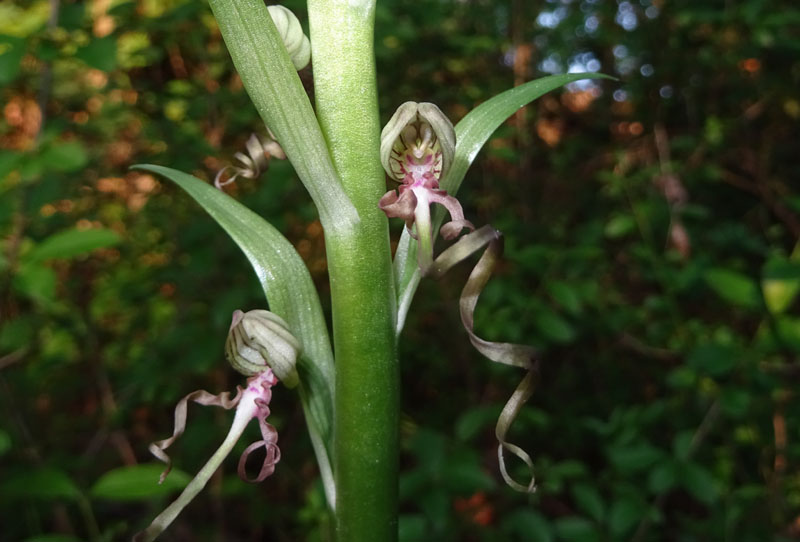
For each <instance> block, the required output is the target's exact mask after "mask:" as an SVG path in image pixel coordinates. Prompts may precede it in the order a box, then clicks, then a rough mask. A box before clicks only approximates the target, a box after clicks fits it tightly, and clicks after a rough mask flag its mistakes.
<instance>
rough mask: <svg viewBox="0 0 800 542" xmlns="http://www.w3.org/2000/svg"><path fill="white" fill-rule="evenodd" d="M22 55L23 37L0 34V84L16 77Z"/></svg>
mask: <svg viewBox="0 0 800 542" xmlns="http://www.w3.org/2000/svg"><path fill="white" fill-rule="evenodd" d="M24 55H25V40H24V39H23V38H18V37H14V36H4V35H0V85H8V84H10V83H11V82H12V81H14V79H16V78H17V75H18V74H19V66H20V62H22V57H23V56H24Z"/></svg>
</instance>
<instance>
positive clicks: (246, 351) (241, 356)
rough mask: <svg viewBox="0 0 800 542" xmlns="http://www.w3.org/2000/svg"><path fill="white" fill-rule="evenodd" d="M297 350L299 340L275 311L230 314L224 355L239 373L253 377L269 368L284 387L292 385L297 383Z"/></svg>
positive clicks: (238, 311)
mask: <svg viewBox="0 0 800 542" xmlns="http://www.w3.org/2000/svg"><path fill="white" fill-rule="evenodd" d="M300 350H301V345H300V342H299V341H298V340H297V339H295V337H294V336H293V335H292V334H291V332H290V331H289V326H288V325H287V324H286V322H285V321H284V320H283V319H282V318H280V317H279V316H277V315H276V314H273V313H271V312H269V311H266V310H252V311H249V312H247V313H245V312H242V311H240V310H237V311H235V312H234V313H233V321H232V322H231V329H230V331H229V332H228V339H227V340H226V341H225V357H226V358H227V359H228V362H229V363H230V364H231V366H232V367H233V368H234V369H236V370H237V371H238V372H240V373H241V374H243V375H246V376H253V375H256V374H259V373H261V372H263V371H266V370H267V369H272V372H273V373H275V376H277V377H278V379H280V380H281V382H283V384H284V385H285V386H287V387H289V388H293V387H295V386H296V385H297V382H298V376H297V369H296V367H295V365H296V364H297V356H298V355H299V353H300Z"/></svg>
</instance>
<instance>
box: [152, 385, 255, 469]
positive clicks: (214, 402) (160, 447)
mask: <svg viewBox="0 0 800 542" xmlns="http://www.w3.org/2000/svg"><path fill="white" fill-rule="evenodd" d="M243 391H244V390H243V389H242V387H241V386H237V387H236V396H235V397H234V398H233V399H231V396H230V392H227V391H225V392H222V393H220V394H219V395H214V394H212V393H209V392H207V391H205V390H197V391H193V392H192V393H190V394H188V395H186V396H185V397H183V398H182V399H181V400H180V401H178V404H177V405H175V429H174V431H173V432H172V436H171V437H169V438H166V439H164V440H159V441H156V442H153V443H152V444H150V447H149V450H150V453H151V454H153V455H154V456H156V457H157V458H158V459H160V460H161V461H163V462H164V463H166V464H167V467H166V468H165V469H164V472H162V473H161V476H160V477H159V479H158V483H159V484H161V483H163V482H164V480H165V479H166V477H167V475H168V474H169V471H170V470H172V460H171V459H170V457H169V456H168V455H167V454H166V452H164V450H166V449H167V448H169V447H170V446H171V445H172V444H173V443H174V442H175V441H176V440H177V439H178V437H180V436H181V435H182V434H183V432H184V431H185V430H186V417H187V414H188V407H189V401H192V402H195V403H197V404H200V405H206V406H219V407H222V408H224V409H225V410H230V409H231V408H233V407H235V406H236V405H238V404H239V401H240V400H241V398H242V392H243Z"/></svg>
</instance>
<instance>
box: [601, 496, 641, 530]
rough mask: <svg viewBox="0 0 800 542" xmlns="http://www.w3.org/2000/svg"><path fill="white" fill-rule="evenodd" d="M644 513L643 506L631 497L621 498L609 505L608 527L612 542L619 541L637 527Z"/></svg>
mask: <svg viewBox="0 0 800 542" xmlns="http://www.w3.org/2000/svg"><path fill="white" fill-rule="evenodd" d="M644 513H645V506H644V504H643V503H642V502H641V501H639V500H638V499H635V498H633V497H622V498H620V499H617V500H616V501H614V502H613V503H612V504H611V510H610V512H609V514H608V527H609V530H610V531H611V534H612V535H613V537H614V540H621V539H622V537H624V535H626V534H629V533H630V531H631V530H632V529H633V527H634V526H635V525H637V524H638V523H639V522H640V521H641V519H642V516H643V515H644Z"/></svg>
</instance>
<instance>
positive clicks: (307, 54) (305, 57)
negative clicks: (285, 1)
mask: <svg viewBox="0 0 800 542" xmlns="http://www.w3.org/2000/svg"><path fill="white" fill-rule="evenodd" d="M267 9H269V14H270V16H271V17H272V22H274V23H275V27H276V28H277V29H278V34H280V35H281V38H282V39H283V44H284V45H285V46H286V50H287V51H289V58H291V59H292V64H294V67H295V69H298V70H302V69H303V68H305V67H306V66H308V63H309V61H310V60H311V42H310V41H308V36H306V35H305V34H304V33H303V27H302V26H300V21H299V20H297V16H295V14H294V13H292V12H291V11H289V10H288V9H287V8H285V7H283V6H267Z"/></svg>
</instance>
